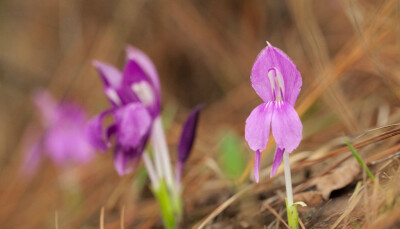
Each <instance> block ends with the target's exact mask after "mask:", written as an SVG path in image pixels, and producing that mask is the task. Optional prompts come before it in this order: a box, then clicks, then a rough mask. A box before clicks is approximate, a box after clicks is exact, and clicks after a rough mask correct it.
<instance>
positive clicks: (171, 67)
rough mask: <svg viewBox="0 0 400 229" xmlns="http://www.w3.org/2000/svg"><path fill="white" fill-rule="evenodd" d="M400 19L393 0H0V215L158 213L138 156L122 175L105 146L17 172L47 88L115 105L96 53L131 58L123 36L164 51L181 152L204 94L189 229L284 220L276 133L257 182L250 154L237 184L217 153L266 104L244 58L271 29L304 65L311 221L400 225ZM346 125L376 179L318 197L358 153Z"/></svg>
mask: <svg viewBox="0 0 400 229" xmlns="http://www.w3.org/2000/svg"><path fill="white" fill-rule="evenodd" d="M399 21H400V2H399V1H396V0H388V1H366V0H363V1H339V0H337V1H309V0H300V1H297V0H288V1H257V0H255V1H185V0H177V1H174V2H173V3H166V2H159V1H146V0H137V1H128V0H119V1H94V0H85V1H83V0H72V1H67V2H62V1H52V0H40V1H25V0H17V1H2V2H0V102H1V105H2V109H1V110H0V168H1V173H0V206H2V207H1V208H0V225H2V226H1V228H60V229H62V228H103V227H104V228H106V229H107V228H160V227H161V221H160V218H159V215H158V206H157V203H156V202H155V201H154V199H153V198H152V196H151V194H150V192H149V190H148V189H147V188H143V189H140V188H138V187H141V186H143V185H142V184H140V181H141V179H138V178H137V177H138V174H140V170H141V169H140V168H138V169H137V170H136V171H135V172H134V173H133V174H132V175H129V176H126V177H122V178H120V177H118V176H117V174H116V173H115V171H114V169H113V165H112V163H111V160H112V155H111V153H109V154H107V155H99V157H97V158H96V160H94V161H93V162H92V163H90V164H88V165H84V166H79V167H74V168H70V169H68V170H61V169H58V168H55V167H54V166H53V165H52V164H51V163H50V162H49V161H44V162H43V163H42V164H41V167H40V170H39V171H38V173H37V174H35V175H34V176H32V177H30V178H27V177H24V176H21V174H20V166H21V161H22V158H23V145H22V136H23V133H24V132H25V131H26V130H27V129H28V128H29V127H32V126H33V127H36V126H37V123H38V119H37V117H36V116H35V115H34V108H33V106H32V103H31V99H30V95H31V93H32V92H34V91H35V90H36V89H37V88H39V87H41V88H47V89H48V90H49V91H51V92H52V93H53V94H55V95H56V97H58V98H59V99H67V98H68V99H74V100H76V101H77V102H79V103H80V104H82V105H84V106H85V107H87V108H88V109H89V111H90V113H91V114H95V113H98V112H99V111H101V110H102V109H104V108H105V107H107V106H108V104H107V100H106V99H105V97H104V95H103V94H102V85H101V81H100V80H99V79H98V76H97V75H96V73H95V71H94V70H93V67H92V66H91V60H92V59H99V60H103V61H108V62H110V63H113V64H115V65H118V66H120V67H121V66H122V65H123V62H124V47H125V45H126V44H132V45H135V46H137V47H139V48H141V49H142V50H144V51H145V52H146V53H148V54H149V56H150V57H151V58H152V59H153V60H154V62H155V65H156V66H157V68H158V70H159V73H160V77H161V82H162V89H163V104H164V107H173V108H177V109H178V111H179V112H178V113H177V116H176V117H175V118H174V120H173V123H172V125H171V128H170V129H169V131H168V142H169V144H170V148H171V152H175V148H176V142H177V140H178V137H179V131H180V125H181V123H182V120H183V118H184V116H185V115H186V114H187V111H188V109H189V108H190V107H193V106H194V105H195V104H197V103H201V102H206V103H207V104H208V107H207V109H206V110H205V112H204V113H203V115H202V118H201V121H200V129H199V135H198V139H197V141H196V144H195V150H194V152H193V155H192V157H191V158H190V160H189V165H188V166H187V167H186V169H185V172H184V178H183V182H184V186H185V191H184V202H185V213H184V214H185V220H184V222H183V226H182V228H191V227H194V228H195V227H196V226H197V225H201V226H203V227H204V228H261V227H262V226H264V225H266V226H269V227H270V228H279V227H280V228H284V224H283V223H282V222H280V221H279V217H281V218H283V220H285V217H286V216H285V211H284V204H283V198H282V197H283V193H284V187H283V180H282V176H281V175H279V174H281V173H279V171H278V175H277V176H275V177H274V178H273V179H269V178H267V177H268V174H269V168H270V167H269V166H270V165H271V161H272V160H271V159H272V153H273V152H274V143H273V141H270V144H269V145H268V148H267V150H266V151H265V152H264V154H263V158H262V164H261V168H263V170H262V171H260V172H261V174H260V175H261V182H260V184H258V185H255V184H254V183H253V182H252V181H251V179H249V178H250V177H251V176H252V175H251V169H252V166H253V162H252V161H251V160H250V161H249V162H248V166H247V170H246V171H245V172H244V173H243V175H242V176H241V178H240V179H238V180H237V181H236V182H231V181H227V180H226V179H223V178H221V176H219V175H218V174H217V173H216V172H215V171H218V168H216V169H215V168H214V169H213V168H211V167H210V166H208V165H209V164H210V161H215V160H214V158H216V155H217V154H218V153H219V145H220V143H221V139H220V137H219V135H218V132H219V130H223V129H224V128H226V127H229V128H231V129H234V130H236V131H237V133H239V134H241V135H243V134H244V121H245V119H246V117H247V115H248V114H249V113H250V111H251V109H252V108H254V107H255V106H256V105H258V104H259V103H260V102H261V100H260V99H259V98H258V97H257V95H256V94H255V93H254V92H253V89H252V88H251V86H250V83H249V72H250V69H251V66H252V63H253V61H254V59H255V57H256V55H257V53H258V52H259V51H260V50H261V48H263V47H264V46H265V40H269V41H270V42H271V43H272V44H273V45H275V46H277V47H280V48H281V49H282V50H284V51H285V52H287V53H288V55H289V56H291V58H292V59H293V60H294V62H295V63H296V64H297V66H298V68H299V70H300V71H301V73H302V76H303V89H302V92H301V93H300V97H299V100H298V102H297V104H296V109H297V111H298V113H299V114H300V115H301V117H302V120H303V125H304V133H303V135H304V138H303V141H302V143H301V145H300V147H299V149H297V150H296V152H295V153H294V154H293V156H292V158H291V159H292V163H293V165H292V168H293V171H294V176H293V179H294V182H295V185H294V186H295V187H294V190H295V192H296V193H297V194H301V195H299V196H302V198H305V197H308V198H311V199H314V200H320V201H315V203H313V204H314V205H311V204H310V206H309V207H308V208H306V209H303V210H302V211H301V214H300V217H301V218H302V221H303V223H304V225H305V227H306V228H329V227H335V228H398V227H400V221H399V216H400V212H399V209H400V208H399V206H400V205H399V203H400V202H399V198H398V197H399V196H400V195H399V194H400V193H399V192H400V189H399V187H400V186H399V182H400V181H399V161H398V158H399V150H400V142H399V136H398V134H399V133H400V129H399V125H398V124H397V123H400V109H399V105H400V102H399V101H400V100H399V99H400V24H399ZM384 126H386V127H384ZM381 127H384V128H381ZM342 135H346V136H348V137H349V138H350V139H352V144H353V146H354V147H355V148H356V149H357V150H358V151H359V153H361V155H362V157H363V158H364V160H365V162H367V164H368V166H370V168H371V169H372V171H373V173H374V174H375V175H376V177H377V178H378V179H376V180H375V182H372V181H370V180H368V179H367V178H366V177H365V176H364V175H362V173H360V174H358V175H356V176H355V178H354V179H353V180H352V181H351V182H346V183H344V184H343V185H344V187H343V188H341V189H340V190H331V194H330V199H329V200H324V199H322V198H318V192H319V191H320V190H318V187H317V185H315V184H313V181H315V180H318V179H321V178H322V177H324V176H328V175H332V174H335V172H337V170H340V169H341V168H342V166H344V164H345V163H347V161H349V160H351V154H350V153H349V152H348V149H347V147H346V146H345V145H344V142H343V141H341V137H342ZM243 141H244V140H243ZM243 144H245V143H244V142H243ZM248 153H249V154H250V155H251V156H252V155H253V154H252V152H250V150H248ZM173 158H174V156H173ZM213 166H214V167H215V165H213ZM216 166H217V167H218V164H217V165H216ZM71 177H73V179H72V181H71ZM134 178H135V179H134ZM339 180H340V179H339ZM68 181H69V182H70V183H66V182H68ZM356 184H359V185H357V186H356ZM310 195H311V196H310ZM313 195H315V196H313ZM266 206H268V207H269V208H270V210H268V208H267V207H266ZM366 209H367V210H366ZM271 210H274V211H271ZM271 212H274V213H271ZM278 216H279V217H278ZM103 223H104V225H103Z"/></svg>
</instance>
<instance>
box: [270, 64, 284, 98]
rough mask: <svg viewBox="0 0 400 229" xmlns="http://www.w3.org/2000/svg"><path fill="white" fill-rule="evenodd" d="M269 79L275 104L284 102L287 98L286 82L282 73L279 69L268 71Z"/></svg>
mask: <svg viewBox="0 0 400 229" xmlns="http://www.w3.org/2000/svg"><path fill="white" fill-rule="evenodd" d="M268 78H269V82H270V84H271V91H272V92H273V100H274V101H275V102H278V101H283V98H285V96H284V95H285V82H284V81H283V77H282V74H281V72H280V71H279V70H278V69H277V68H270V69H268Z"/></svg>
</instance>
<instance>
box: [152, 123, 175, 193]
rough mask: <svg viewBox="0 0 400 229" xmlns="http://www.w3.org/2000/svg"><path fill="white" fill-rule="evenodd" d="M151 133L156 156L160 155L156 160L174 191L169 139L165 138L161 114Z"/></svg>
mask: <svg viewBox="0 0 400 229" xmlns="http://www.w3.org/2000/svg"><path fill="white" fill-rule="evenodd" d="M151 135H152V136H151V138H152V144H153V148H154V154H155V156H158V160H159V161H157V160H156V164H157V162H158V163H159V164H160V165H158V166H160V167H161V170H162V175H163V176H165V179H166V182H167V185H168V187H169V188H170V189H171V190H172V192H174V191H175V188H174V178H173V174H172V166H171V159H170V157H169V152H168V146H167V141H166V139H165V135H164V130H163V127H162V121H161V117H160V116H159V117H157V118H156V119H155V120H154V124H153V131H152V134H151Z"/></svg>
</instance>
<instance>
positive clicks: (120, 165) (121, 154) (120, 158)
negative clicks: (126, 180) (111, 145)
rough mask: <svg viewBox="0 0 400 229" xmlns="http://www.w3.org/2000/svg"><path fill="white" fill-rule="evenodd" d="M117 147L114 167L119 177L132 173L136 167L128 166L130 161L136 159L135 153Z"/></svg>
mask: <svg viewBox="0 0 400 229" xmlns="http://www.w3.org/2000/svg"><path fill="white" fill-rule="evenodd" d="M131 151H132V150H130V151H127V150H124V149H123V148H121V147H118V146H116V149H115V153H114V167H115V170H116V171H117V173H118V175H120V176H123V175H125V174H128V173H130V172H132V170H133V168H134V166H128V163H129V161H131V160H132V159H133V158H135V153H134V152H131Z"/></svg>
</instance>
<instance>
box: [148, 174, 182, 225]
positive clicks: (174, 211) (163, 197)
mask: <svg viewBox="0 0 400 229" xmlns="http://www.w3.org/2000/svg"><path fill="white" fill-rule="evenodd" d="M153 193H154V196H155V197H156V199H157V201H158V204H159V205H160V209H161V215H162V219H163V223H164V227H165V228H167V229H174V228H177V227H178V224H179V221H180V218H181V214H182V204H181V200H180V199H179V196H176V195H173V194H171V192H170V191H169V190H168V187H167V184H166V182H165V181H164V180H163V179H162V180H160V182H159V186H158V189H153Z"/></svg>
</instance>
